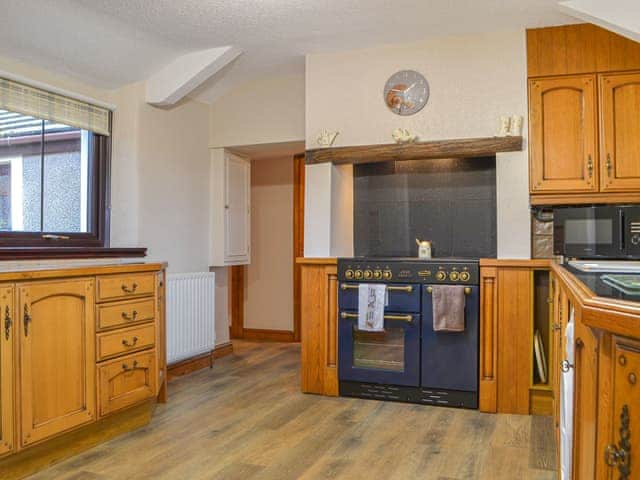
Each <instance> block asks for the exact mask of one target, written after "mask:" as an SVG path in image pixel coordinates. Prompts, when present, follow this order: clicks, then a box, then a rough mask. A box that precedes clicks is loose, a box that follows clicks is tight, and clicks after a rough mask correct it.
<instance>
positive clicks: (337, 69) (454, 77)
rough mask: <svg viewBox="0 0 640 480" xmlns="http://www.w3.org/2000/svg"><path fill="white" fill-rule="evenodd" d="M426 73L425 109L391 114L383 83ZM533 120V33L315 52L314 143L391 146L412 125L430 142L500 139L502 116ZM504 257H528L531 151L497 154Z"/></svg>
mask: <svg viewBox="0 0 640 480" xmlns="http://www.w3.org/2000/svg"><path fill="white" fill-rule="evenodd" d="M407 68H410V69H415V70H418V71H420V72H422V73H423V74H424V75H425V76H426V77H427V80H428V81H429V84H430V87H431V97H430V99H429V103H428V104H427V106H426V107H425V108H424V110H422V111H421V112H420V113H418V114H416V115H414V116H412V117H399V116H398V115H395V114H393V113H391V112H389V111H388V109H387V107H386V106H385V104H384V102H383V99H382V88H383V86H384V84H385V82H386V80H387V79H388V77H389V76H390V75H391V74H393V73H394V72H396V71H397V70H401V69H407ZM505 114H518V115H522V116H523V117H525V126H524V132H525V135H526V131H527V126H526V115H527V81H526V49H525V32H524V31H516V32H498V33H491V34H484V35H471V36H463V37H447V38H437V39H430V40H426V41H422V42H416V43H408V44H402V45H390V46H386V47H380V48H375V49H367V50H358V51H348V52H339V53H331V54H317V55H309V56H307V70H306V142H307V147H313V146H315V138H316V136H317V134H318V132H319V131H320V130H322V129H324V128H327V129H329V130H339V131H340V135H339V136H338V140H337V144H336V145H337V146H343V145H368V144H376V143H389V142H391V141H392V139H391V132H392V131H393V130H394V129H395V128H397V127H405V128H407V129H409V130H410V131H411V132H413V133H416V134H419V135H420V138H421V139H422V140H435V139H447V138H464V137H476V136H478V137H483V136H492V135H494V134H495V132H496V127H497V119H498V117H499V116H500V115H505ZM496 175H497V198H498V226H497V232H498V256H499V257H501V258H523V257H524V258H528V257H529V255H530V240H529V232H530V224H529V213H528V204H529V202H528V162H527V152H526V151H523V152H515V153H509V154H499V155H498V156H497V166H496Z"/></svg>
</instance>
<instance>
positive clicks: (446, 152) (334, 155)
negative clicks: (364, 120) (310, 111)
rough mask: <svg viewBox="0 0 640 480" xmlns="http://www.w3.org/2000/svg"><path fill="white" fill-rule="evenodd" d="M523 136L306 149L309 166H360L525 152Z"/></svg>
mask: <svg viewBox="0 0 640 480" xmlns="http://www.w3.org/2000/svg"><path fill="white" fill-rule="evenodd" d="M522 146H523V139H522V137H486V138H459V139H454V140H436V141H433V142H419V143H408V144H401V145H398V144H388V145H360V146H356V147H336V148H317V149H313V150H307V152H306V163H307V165H311V164H316V163H329V162H331V163H334V164H345V163H351V164H357V163H377V162H390V161H401V160H422V159H429V158H470V157H485V156H489V155H495V154H496V153H500V152H519V151H521V150H522Z"/></svg>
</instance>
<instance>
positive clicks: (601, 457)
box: [596, 334, 640, 480]
mask: <svg viewBox="0 0 640 480" xmlns="http://www.w3.org/2000/svg"><path fill="white" fill-rule="evenodd" d="M601 356H602V365H601V368H600V377H601V379H600V392H599V393H600V396H599V398H600V404H599V409H598V410H599V412H598V413H599V419H598V429H599V431H600V432H601V435H600V436H599V437H598V448H597V452H596V459H597V475H596V478H598V479H602V480H614V479H618V478H628V479H634V478H638V476H634V475H633V473H634V472H635V470H638V468H639V467H638V463H637V462H636V461H631V462H630V461H629V459H630V458H632V459H633V460H635V457H633V454H632V452H634V449H633V446H634V445H636V444H637V443H638V439H640V424H639V422H638V418H640V416H639V415H640V413H639V412H640V385H639V384H638V377H640V340H638V339H630V338H625V337H620V336H617V335H611V334H605V336H604V339H603V348H602V355H601ZM625 474H626V475H628V476H627V477H625V476H624V475H625Z"/></svg>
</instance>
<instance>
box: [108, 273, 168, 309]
mask: <svg viewBox="0 0 640 480" xmlns="http://www.w3.org/2000/svg"><path fill="white" fill-rule="evenodd" d="M155 286H156V276H155V275H154V274H153V273H140V274H127V275H112V276H105V277H98V281H97V287H96V290H97V292H96V300H97V301H98V302H104V301H107V300H120V299H124V298H135V297H143V296H147V295H153V293H154V292H155Z"/></svg>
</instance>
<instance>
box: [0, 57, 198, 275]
mask: <svg viewBox="0 0 640 480" xmlns="http://www.w3.org/2000/svg"><path fill="white" fill-rule="evenodd" d="M0 70H1V71H5V72H8V73H10V74H13V75H19V76H22V77H25V78H27V79H30V80H32V81H36V82H43V83H46V84H48V85H51V86H53V87H56V88H62V89H64V90H67V91H69V92H71V93H74V94H79V95H83V96H88V97H91V98H94V99H96V100H99V101H102V102H108V103H111V104H113V105H114V106H115V107H116V110H115V112H114V116H113V154H112V159H111V169H112V178H111V245H112V246H114V247H124V246H145V247H148V249H149V259H153V260H163V261H168V262H169V270H170V271H172V272H188V271H207V270H208V241H209V230H208V216H207V208H206V206H207V204H208V182H207V179H208V171H209V154H208V149H207V145H208V140H209V138H208V137H209V128H208V127H209V106H208V105H206V104H203V103H200V102H195V101H192V100H187V101H185V102H183V103H181V104H180V105H178V106H177V107H175V108H172V109H167V110H163V109H158V108H154V107H151V106H149V105H147V104H146V103H145V101H144V95H145V87H144V84H143V83H138V84H133V85H129V86H126V87H124V88H122V89H119V90H115V91H109V90H102V89H98V88H93V87H91V86H88V85H85V84H82V83H80V82H77V81H75V80H73V79H70V78H66V77H63V76H60V75H54V74H51V73H49V72H47V71H46V70H43V69H40V68H37V67H34V66H31V65H27V64H24V63H20V62H16V61H14V60H11V59H6V58H0Z"/></svg>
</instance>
